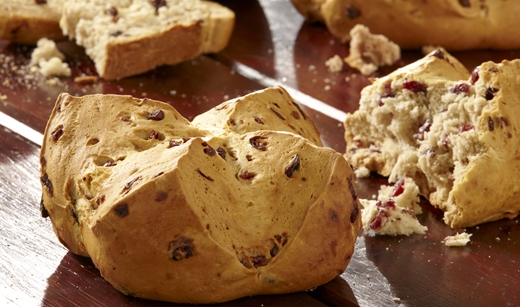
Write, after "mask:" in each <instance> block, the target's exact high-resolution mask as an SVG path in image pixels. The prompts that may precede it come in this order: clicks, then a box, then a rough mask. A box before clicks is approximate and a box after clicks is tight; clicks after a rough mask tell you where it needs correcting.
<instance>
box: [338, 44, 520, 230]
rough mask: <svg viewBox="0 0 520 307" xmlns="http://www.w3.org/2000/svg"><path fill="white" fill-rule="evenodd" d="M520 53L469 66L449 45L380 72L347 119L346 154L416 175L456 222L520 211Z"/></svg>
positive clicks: (387, 171)
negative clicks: (519, 56) (512, 57)
mask: <svg viewBox="0 0 520 307" xmlns="http://www.w3.org/2000/svg"><path fill="white" fill-rule="evenodd" d="M518 84H520V60H514V61H511V62H509V61H503V62H502V63H498V64H497V63H492V62H486V63H483V64H482V65H480V66H479V67H478V68H476V69H475V70H474V71H473V73H472V74H470V73H469V72H468V71H467V70H466V69H465V68H464V66H463V65H462V64H461V63H460V62H459V61H457V59H455V58H453V57H452V56H451V55H449V54H448V53H447V52H446V51H444V50H441V49H439V50H436V51H433V52H432V53H430V54H429V55H427V56H426V57H424V58H423V59H421V60H419V61H417V62H415V63H412V64H410V65H408V66H405V67H403V68H400V69H398V70H396V71H395V72H393V73H391V74H389V75H388V76H385V77H382V78H379V79H376V80H375V81H374V83H373V84H372V85H370V86H368V87H366V88H364V89H363V90H362V93H361V100H360V107H359V110H358V111H356V112H354V113H353V114H348V115H347V118H346V121H345V130H346V131H345V139H346V142H347V150H346V156H347V158H348V159H349V161H350V162H351V163H352V165H353V166H354V167H355V168H358V167H362V166H365V167H367V168H369V169H370V170H374V171H377V172H378V173H380V174H382V175H384V176H389V181H390V182H396V181H398V180H399V179H402V178H406V177H410V178H413V179H414V180H415V182H416V183H417V185H418V186H419V188H420V191H421V193H422V194H423V195H424V196H426V197H427V198H429V200H430V202H431V203H432V204H433V205H434V206H437V207H438V208H440V209H442V210H443V211H444V212H445V213H444V221H445V222H446V223H447V224H448V225H450V226H451V227H453V228H458V227H469V226H474V225H477V224H481V223H485V222H489V221H495V220H498V219H501V218H514V217H516V216H517V215H518V214H519V212H520V197H519V196H518V195H520V193H519V192H520V181H519V180H517V179H518V176H519V175H518V174H520V151H519V148H520V92H519V91H518Z"/></svg>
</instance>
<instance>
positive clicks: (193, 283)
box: [41, 88, 361, 303]
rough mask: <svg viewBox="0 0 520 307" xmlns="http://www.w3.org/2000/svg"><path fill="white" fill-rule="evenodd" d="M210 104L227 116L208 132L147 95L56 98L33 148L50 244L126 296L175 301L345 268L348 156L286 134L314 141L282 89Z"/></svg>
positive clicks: (206, 299) (350, 216) (353, 219)
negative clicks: (54, 239) (37, 152)
mask: <svg viewBox="0 0 520 307" xmlns="http://www.w3.org/2000/svg"><path fill="white" fill-rule="evenodd" d="M266 97H268V98H269V99H268V100H267V99H265V98H266ZM261 102H264V103H266V104H268V105H265V106H262V105H261ZM247 103H251V105H252V106H255V107H258V109H257V110H256V112H255V116H251V119H252V120H249V119H248V118H247V117H248V116H243V114H249V113H248V112H249V110H251V109H252V107H249V108H247V107H246V104H247ZM270 108H275V110H276V112H279V114H280V115H281V116H276V115H275V117H272V116H271V115H272V113H273V111H272V110H269V109H270ZM234 109H236V112H234ZM210 112H217V113H219V112H222V113H223V114H224V115H223V116H222V117H220V118H218V119H216V124H215V125H214V126H211V125H206V126H207V127H208V129H206V128H204V127H202V128H201V127H199V126H197V124H196V123H200V122H201V121H200V118H195V120H194V121H193V123H190V122H189V121H188V120H186V119H185V118H183V117H182V116H181V115H180V114H179V113H177V111H176V110H175V109H173V108H172V107H171V106H170V105H168V104H164V103H161V102H158V101H154V100H149V99H142V100H141V99H136V98H132V97H129V96H116V95H91V96H84V97H82V98H77V97H73V96H70V95H68V94H62V95H61V96H60V97H59V98H58V101H57V102H56V107H55V108H54V110H53V113H52V115H51V117H50V120H49V122H48V125H47V128H46V132H45V137H44V142H43V146H42V150H41V181H42V189H43V201H42V205H43V207H42V213H44V214H48V215H49V216H50V218H51V221H52V223H53V227H54V230H55V232H56V234H57V236H58V238H59V240H60V241H61V242H62V243H63V244H64V245H65V246H66V247H67V248H68V249H69V250H71V251H72V252H74V253H76V254H79V255H83V256H89V257H91V258H92V261H93V262H94V264H95V265H96V267H97V268H98V269H99V270H100V272H101V274H102V275H103V276H104V278H106V280H108V281H109V282H110V283H111V284H112V285H113V286H114V287H115V288H117V289H118V290H120V291H122V292H123V293H125V294H128V295H133V296H138V297H143V298H149V299H156V300H165V301H173V302H184V303H213V302H223V301H228V300H232V299H235V298H239V297H243V296H248V295H256V294H267V293H284V292H294V291H301V290H306V289H311V288H314V287H316V286H318V285H320V284H323V283H325V282H328V281H329V280H331V279H333V278H334V277H335V276H337V275H338V274H341V273H343V272H344V270H345V267H346V266H347V264H348V262H349V260H350V258H351V256H352V253H353V249H354V243H355V240H356V237H357V234H358V232H359V230H360V228H361V220H360V214H358V213H359V203H358V202H359V200H358V199H357V196H356V191H355V187H354V176H353V173H352V170H351V168H350V166H349V164H348V162H347V161H346V160H345V158H344V157H343V156H342V155H341V154H339V153H337V152H335V151H333V150H332V149H329V148H323V147H319V146H317V145H316V144H315V143H316V141H309V140H308V139H306V138H304V137H302V136H300V135H297V134H294V133H290V132H292V131H294V130H296V131H304V133H302V134H305V136H307V137H309V138H311V139H314V140H318V139H319V135H318V132H317V130H316V129H314V128H313V129H311V128H310V127H313V124H312V123H311V120H310V118H309V117H308V116H307V115H305V114H304V113H303V112H302V111H301V110H300V109H299V108H298V106H297V105H295V104H294V103H293V101H292V99H290V97H289V95H288V94H287V93H286V92H285V90H283V89H282V88H270V89H266V90H264V91H261V92H257V93H253V94H250V95H247V96H245V97H243V98H240V99H238V100H235V101H228V102H226V103H224V104H222V105H220V106H217V107H216V108H214V109H213V110H211V111H210ZM295 112H296V113H295ZM239 113H240V114H239ZM226 114H227V115H226ZM293 114H294V115H295V117H294V118H292V119H290V118H291V116H292V115H293ZM296 114H299V115H298V116H296ZM201 116H202V117H204V116H206V115H205V114H203V115H201ZM225 117H227V119H225ZM281 117H284V118H285V120H284V119H282V118H281ZM296 117H298V119H296ZM255 118H261V119H262V121H263V123H258V122H257V121H255ZM232 119H235V123H234V124H233V121H232ZM241 119H243V121H242V120H241ZM284 123H285V125H284ZM289 123H290V124H289ZM240 126H244V127H245V128H244V130H240V129H239V128H240ZM291 126H292V127H291ZM218 127H220V128H218ZM272 127H276V129H277V130H278V131H275V130H268V129H271V128H272Z"/></svg>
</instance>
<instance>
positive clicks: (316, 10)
mask: <svg viewBox="0 0 520 307" xmlns="http://www.w3.org/2000/svg"><path fill="white" fill-rule="evenodd" d="M291 1H292V2H293V4H294V5H295V7H296V8H297V9H298V10H299V11H300V12H301V13H302V14H303V15H304V16H305V17H306V18H307V19H309V20H318V21H322V22H323V23H325V24H326V25H327V28H328V29H329V31H330V32H331V33H332V35H334V36H336V37H338V38H340V39H341V40H342V41H344V42H347V41H349V40H350V35H349V32H350V29H352V28H353V27H354V26H355V25H356V24H363V25H365V26H367V27H368V28H370V30H371V31H372V33H375V34H382V35H384V36H386V37H388V39H390V40H391V41H393V42H395V43H397V44H398V45H399V46H400V47H401V48H405V49H407V48H417V49H418V48H421V47H422V46H424V45H435V46H443V47H444V48H446V49H450V50H467V49H479V48H493V49H515V48H520V37H519V36H518V35H517V33H516V32H517V31H516V29H517V28H518V27H519V26H520V20H519V19H518V16H519V15H520V6H519V5H518V2H516V1H503V0H486V1H482V0H443V1H422V0H411V1H407V0H397V1H387V0H372V1H366V0H291Z"/></svg>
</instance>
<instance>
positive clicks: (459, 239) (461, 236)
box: [444, 232, 472, 246]
mask: <svg viewBox="0 0 520 307" xmlns="http://www.w3.org/2000/svg"><path fill="white" fill-rule="evenodd" d="M471 236H472V234H470V233H466V232H463V233H457V234H456V235H454V236H447V237H446V238H444V245H446V246H466V244H468V242H469V241H470V237H471Z"/></svg>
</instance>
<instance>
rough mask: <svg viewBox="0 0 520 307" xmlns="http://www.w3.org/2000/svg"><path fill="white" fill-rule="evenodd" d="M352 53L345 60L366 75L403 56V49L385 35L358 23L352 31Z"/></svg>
mask: <svg viewBox="0 0 520 307" xmlns="http://www.w3.org/2000/svg"><path fill="white" fill-rule="evenodd" d="M350 36H351V37H352V39H351V40H350V54H349V56H348V57H346V58H345V62H346V63H347V64H348V65H350V66H351V67H353V68H356V69H357V70H359V71H360V72H361V74H363V75H364V76H369V75H371V74H372V73H374V72H375V71H377V70H378V68H379V66H390V65H392V64H394V63H395V62H396V61H397V60H399V59H400V58H401V49H400V48H399V46H398V45H396V44H395V43H393V42H391V41H389V40H388V38H386V37H385V36H383V35H379V34H378V35H374V34H372V33H370V29H368V28H367V27H366V26H364V25H360V24H358V25H356V26H355V27H354V28H352V30H351V31H350Z"/></svg>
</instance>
